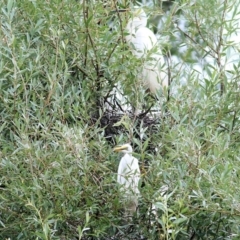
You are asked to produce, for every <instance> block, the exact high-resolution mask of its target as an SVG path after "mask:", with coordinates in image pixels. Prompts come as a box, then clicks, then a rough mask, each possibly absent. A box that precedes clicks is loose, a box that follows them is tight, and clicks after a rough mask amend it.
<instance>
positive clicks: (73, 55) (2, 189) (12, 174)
mask: <svg viewBox="0 0 240 240" xmlns="http://www.w3.org/2000/svg"><path fill="white" fill-rule="evenodd" d="M103 2H104V1H103ZM232 2H233V1H226V0H225V1H208V0H200V1H196V3H192V1H190V0H189V1H188V0H183V1H179V3H177V4H175V3H174V4H171V5H168V6H167V8H164V9H165V10H164V12H163V11H162V10H161V9H160V6H156V7H155V8H151V7H149V8H147V9H146V11H147V12H148V13H152V14H153V15H156V19H157V21H160V20H161V21H163V19H164V21H163V22H164V24H162V28H161V29H158V28H157V27H156V29H157V30H156V31H157V32H158V33H159V34H160V35H161V37H162V39H163V52H164V54H165V55H166V56H167V57H168V60H169V61H168V63H169V64H168V67H169V72H170V73H171V74H169V78H170V79H171V81H172V85H171V87H170V91H169V93H165V95H167V94H170V95H169V97H168V98H167V97H166V99H168V100H165V101H164V104H162V103H161V105H160V106H161V107H162V106H163V109H162V111H161V117H160V120H159V116H157V119H158V121H157V122H156V123H155V126H154V128H153V130H151V133H149V129H148V128H147V127H146V126H144V125H143V124H142V123H141V124H139V122H137V121H128V120H129V119H128V118H127V117H126V118H124V119H122V123H123V124H122V126H123V128H124V129H125V132H124V133H121V132H120V133H119V132H118V134H115V136H114V139H115V141H116V143H124V142H127V141H129V140H131V142H132V144H133V145H134V148H135V152H136V153H135V155H136V156H137V157H138V158H139V161H140V165H141V169H142V182H143V184H142V185H143V187H142V188H141V197H140V199H139V212H138V214H136V216H135V217H134V219H133V220H132V222H126V221H125V220H124V218H123V213H122V212H123V211H122V204H121V196H120V192H119V188H118V185H117V183H116V172H117V166H118V162H119V161H118V159H119V155H118V154H115V153H113V152H112V147H113V143H112V142H111V141H108V138H107V136H106V133H105V128H104V127H103V126H102V125H101V124H100V119H101V117H102V115H103V114H104V112H105V111H106V109H110V108H111V110H114V112H120V113H122V112H121V108H120V105H124V104H125V105H126V106H128V107H129V104H130V103H131V105H133V106H136V105H137V104H138V103H139V102H142V101H148V100H149V98H147V97H146V96H145V95H146V93H145V91H140V87H139V84H138V82H137V78H136V75H137V73H138V66H139V65H140V64H141V60H139V59H136V58H134V56H133V55H132V54H131V52H130V50H129V48H128V47H127V45H126V43H125V41H124V35H125V34H126V33H125V31H124V27H125V25H126V21H127V18H128V15H127V14H122V15H120V14H119V13H115V15H111V14H110V12H111V10H113V9H115V8H116V6H115V4H118V5H119V7H124V6H125V4H126V5H128V4H129V1H125V3H124V1H123V3H122V2H121V1H119V2H118V3H116V1H112V2H111V1H109V4H105V5H104V4H103V3H102V1H96V2H95V3H93V1H90V0H89V1H83V4H80V3H79V2H78V1H73V0H63V1H59V0H53V1H52V0H51V1H27V0H24V1H16V0H2V1H1V2H0V9H1V14H0V22H1V28H0V116H1V117H0V177H1V179H0V239H8V238H9V239H140V237H142V238H143V237H144V238H145V239H179V240H181V239H183V240H184V239H186V240H187V239H239V238H240V228H239V226H240V191H239V186H240V180H239V174H240V137H239V134H240V132H239V125H240V105H239V95H240V92H239V82H238V78H239V67H240V64H239V63H238V62H239V61H236V62H237V63H232V67H231V69H229V68H227V65H226V64H227V62H228V61H229V59H230V58H231V55H232V54H233V52H235V53H236V52H237V53H238V48H237V45H236V44H235V43H234V42H232V41H230V40H229V39H228V37H229V36H230V35H231V34H233V33H234V32H235V31H236V28H237V22H236V21H235V20H234V18H235V19H237V14H238V10H237V8H236V6H234V3H232ZM165 7H166V6H165ZM230 13H231V16H232V17H230V18H229V15H230ZM163 16H164V17H165V18H164V17H163ZM151 19H152V23H154V22H155V21H156V19H155V18H154V17H152V18H151ZM181 19H184V22H185V28H180V27H179V26H178V22H180V21H181ZM164 39H167V41H166V40H164ZM180 48H185V50H184V51H182V50H181V49H180ZM174 57H175V59H177V61H176V60H175V61H171V60H172V59H173V58H174ZM196 64H199V65H201V66H202V70H201V71H199V70H196V68H195V67H194V66H196ZM183 79H184V82H185V84H183V83H182V82H183ZM116 86H117V87H116ZM119 86H121V88H120V87H119ZM172 86H173V87H172ZM149 101H150V100H149ZM151 101H152V100H151ZM117 103H118V104H117ZM110 106H111V107H110ZM154 109H155V110H156V109H158V110H159V104H156V105H155V107H154ZM148 115H150V116H151V117H152V118H154V117H156V115H151V111H150V112H149V113H148ZM140 132H141V134H142V135H141V136H142V137H141V138H137V137H135V136H136V134H135V133H140ZM163 185H167V186H168V192H167V193H166V195H164V196H161V194H160V193H159V189H160V187H161V186H163ZM152 204H155V207H156V211H157V215H156V216H154V214H153V213H151V210H150V209H151V206H152Z"/></svg>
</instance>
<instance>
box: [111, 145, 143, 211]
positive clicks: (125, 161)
mask: <svg viewBox="0 0 240 240" xmlns="http://www.w3.org/2000/svg"><path fill="white" fill-rule="evenodd" d="M114 151H115V152H123V153H124V156H123V157H122V158H121V161H120V163H119V166H118V176H117V181H118V183H119V184H120V185H121V191H122V193H123V201H124V205H125V209H126V213H127V214H128V215H133V213H134V212H135V211H136V208H137V205H138V197H139V194H140V192H139V189H138V183H139V180H140V168H139V165H138V159H137V158H135V157H133V156H132V147H131V145H130V144H124V145H122V146H119V147H116V148H114Z"/></svg>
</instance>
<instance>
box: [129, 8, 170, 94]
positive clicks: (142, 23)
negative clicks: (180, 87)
mask: <svg viewBox="0 0 240 240" xmlns="http://www.w3.org/2000/svg"><path fill="white" fill-rule="evenodd" d="M146 25H147V15H146V13H145V12H144V10H143V9H142V8H135V9H134V11H133V13H132V17H131V18H130V20H129V22H128V24H127V27H126V30H127V32H128V35H127V36H126V41H127V43H128V44H129V45H130V46H131V47H132V52H133V54H134V55H135V56H136V57H137V58H146V60H145V62H144V64H143V68H142V71H141V73H140V74H139V76H138V77H139V78H140V80H141V81H142V82H143V84H144V85H145V87H146V88H148V89H149V90H150V91H151V92H152V93H156V92H157V91H158V90H159V89H161V88H163V87H167V86H168V81H167V74H166V73H165V72H164V70H163V67H162V66H163V65H164V57H163V55H162V51H161V49H160V47H159V46H158V44H157V38H156V36H155V34H154V33H153V32H152V31H151V30H150V29H149V28H147V27H146ZM154 48H156V50H155V49H154ZM153 49H154V50H155V51H154V50H153ZM151 50H152V52H150V51H151Z"/></svg>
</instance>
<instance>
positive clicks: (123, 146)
mask: <svg viewBox="0 0 240 240" xmlns="http://www.w3.org/2000/svg"><path fill="white" fill-rule="evenodd" d="M127 148H128V147H127V146H126V145H122V146H118V147H115V148H114V149H113V151H114V152H120V151H122V150H126V149H127Z"/></svg>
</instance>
